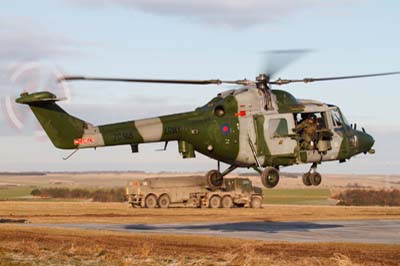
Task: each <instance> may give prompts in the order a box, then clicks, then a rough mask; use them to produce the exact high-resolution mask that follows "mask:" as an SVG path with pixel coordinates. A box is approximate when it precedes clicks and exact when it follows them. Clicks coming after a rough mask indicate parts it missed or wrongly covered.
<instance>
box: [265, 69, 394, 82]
mask: <svg viewBox="0 0 400 266" xmlns="http://www.w3.org/2000/svg"><path fill="white" fill-rule="evenodd" d="M399 74H400V71H396V72H386V73H377V74H366V75H354V76H339V77H327V78H304V79H281V78H279V79H277V80H274V81H271V82H269V84H273V85H286V84H289V83H300V82H301V83H310V82H315V81H328V80H340V79H357V78H369V77H379V76H389V75H399Z"/></svg>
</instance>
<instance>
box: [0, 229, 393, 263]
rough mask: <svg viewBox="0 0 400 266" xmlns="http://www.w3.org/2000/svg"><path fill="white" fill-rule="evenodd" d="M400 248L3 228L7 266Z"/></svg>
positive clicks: (326, 255) (376, 252)
mask: <svg viewBox="0 0 400 266" xmlns="http://www.w3.org/2000/svg"><path fill="white" fill-rule="evenodd" d="M399 261H400V248H399V246H398V245H376V244H375V245H372V244H344V243H339V244H336V243H316V244H313V243H301V244H293V243H282V242H263V241H254V240H238V239H227V238H219V237H207V236H163V235H153V234H151V235H147V234H124V233H117V232H105V231H85V230H72V229H54V228H52V229H46V228H29V227H20V226H15V225H2V226H0V266H5V265H46V266H52V265H77V266H80V265H121V266H129V265H276V266H283V265H301V266H309V265H321V266H325V265H329V266H336V265H337V266H350V265H351V266H354V265H362V266H367V265H398V262H399Z"/></svg>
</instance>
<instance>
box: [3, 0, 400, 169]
mask: <svg viewBox="0 0 400 266" xmlns="http://www.w3.org/2000/svg"><path fill="white" fill-rule="evenodd" d="M398 10H400V2H398V1H373V0H363V1H361V0H347V1H346V0H343V1H323V0H297V1H292V0H281V1H267V0H249V1H240V0H230V1H228V0H219V1H218V0H201V1H195V0H192V1H188V0H185V1H184V0H169V1H168V0H137V1H128V0H103V1H95V0H79V1H78V0H53V1H45V0H37V1H19V0H13V1H8V0H4V1H2V3H1V8H0V43H1V45H0V99H1V101H0V145H1V147H2V148H1V150H0V171H43V170H47V171H66V170H67V171H68V170H69V171H91V170H145V171H207V170H209V169H212V168H215V167H216V162H215V161H213V160H211V159H208V158H206V157H204V156H202V155H200V154H198V153H197V158H196V159H189V160H182V159H180V155H179V153H178V150H177V146H176V144H174V143H171V144H170V145H169V147H168V150H167V151H166V152H157V151H155V150H157V149H160V148H162V147H163V143H157V144H145V145H140V147H139V149H140V153H138V154H131V153H130V147H129V146H121V147H112V148H110V147H107V148H99V149H97V150H96V151H94V150H80V151H79V152H78V153H77V154H75V155H74V156H73V157H72V158H70V159H69V160H66V161H65V160H62V157H65V156H67V155H68V154H69V153H70V152H69V151H65V150H58V149H56V148H55V147H53V146H52V144H51V143H50V142H49V141H48V140H47V138H45V137H43V136H42V135H43V132H42V131H41V129H40V127H39V126H38V124H37V122H36V121H35V119H34V117H33V114H31V113H30V112H29V110H28V109H27V108H26V107H25V106H16V105H14V104H12V102H13V99H15V98H16V97H17V96H18V94H19V93H20V92H21V91H23V90H28V91H36V90H41V89H46V90H51V91H53V92H55V93H56V94H57V95H60V96H61V97H67V98H68V99H67V100H66V101H64V102H62V103H61V106H62V107H63V108H64V109H65V110H67V111H68V112H69V113H71V114H74V115H75V116H78V117H81V118H83V119H84V120H87V121H90V122H92V123H93V124H105V123H111V122H119V121H124V120H134V119H139V118H146V117H153V116H159V115H163V114H170V113H177V112H184V111H189V110H193V109H194V108H196V107H197V106H201V105H203V104H205V103H206V102H208V101H209V100H210V99H211V98H212V97H214V96H215V95H216V94H217V93H218V92H221V91H224V90H227V89H230V88H231V87H229V86H228V87H227V86H202V87H198V86H186V85H185V86H182V85H155V84H119V83H89V82H75V83H69V84H61V85H60V84H57V83H55V82H54V76H56V75H57V74H59V73H65V74H77V75H94V76H111V77H137V78H166V79H167V78H171V79H175V78H176V79H211V78H220V79H242V78H245V77H246V78H248V79H254V77H255V76H256V75H257V74H259V73H260V72H262V71H263V69H264V68H263V67H264V66H265V63H266V61H267V60H268V58H266V53H265V51H273V50H282V49H310V50H311V51H312V52H310V53H308V54H307V55H305V56H303V57H301V58H300V59H299V60H297V61H296V62H294V63H293V64H291V65H289V66H287V67H286V68H285V69H283V70H281V71H280V72H279V73H277V76H276V77H282V78H303V77H325V76H336V75H353V74H369V73H379V72H390V71H400V63H399V62H400V51H399V47H400V36H399V35H398V34H397V32H398V25H400V17H399V16H398ZM49 77H50V78H49ZM51 77H52V78H51ZM398 84H400V76H391V77H378V78H369V79H362V80H344V81H335V82H321V83H314V84H293V85H288V86H286V87H285V89H286V90H288V91H289V92H290V93H292V94H294V95H295V96H296V97H297V98H306V99H317V100H320V101H323V102H327V103H333V104H336V105H338V106H340V108H341V109H342V111H343V112H344V113H345V115H346V116H347V118H348V120H349V121H350V122H351V123H357V125H358V127H359V128H361V126H363V127H365V129H366V130H367V132H369V133H371V134H372V135H373V136H374V138H375V140H376V144H375V149H376V154H375V155H359V156H357V157H356V158H353V159H351V160H350V161H349V162H348V163H345V164H339V163H337V162H332V163H326V164H323V165H321V167H320V172H322V173H323V172H329V173H352V174H355V173H378V174H387V175H391V174H400V161H399V158H400V156H399V154H398V153H399V151H400V138H399V136H400V134H399V133H400V120H399V117H400V109H399V108H397V107H398V100H399V99H400V90H399V89H398V88H397V87H398ZM16 118H17V119H16ZM16 121H17V122H16ZM18 121H19V122H18ZM308 167H309V166H306V165H302V166H294V167H290V168H285V170H284V171H307V169H308Z"/></svg>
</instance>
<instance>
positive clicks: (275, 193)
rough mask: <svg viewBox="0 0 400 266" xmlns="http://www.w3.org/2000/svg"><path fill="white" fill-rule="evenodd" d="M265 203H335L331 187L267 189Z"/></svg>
mask: <svg viewBox="0 0 400 266" xmlns="http://www.w3.org/2000/svg"><path fill="white" fill-rule="evenodd" d="M264 204H299V205H334V204H335V201H334V200H332V199H331V192H330V190H329V189H315V188H304V189H265V190H264Z"/></svg>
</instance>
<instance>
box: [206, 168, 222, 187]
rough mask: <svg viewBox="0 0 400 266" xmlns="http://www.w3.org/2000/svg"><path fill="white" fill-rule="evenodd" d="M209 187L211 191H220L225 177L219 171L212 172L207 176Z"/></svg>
mask: <svg viewBox="0 0 400 266" xmlns="http://www.w3.org/2000/svg"><path fill="white" fill-rule="evenodd" d="M206 179H207V185H208V186H209V187H210V188H211V189H218V188H220V187H221V186H222V184H223V182H224V177H223V176H222V175H221V173H220V172H218V171H217V170H210V171H208V172H207V174H206Z"/></svg>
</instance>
